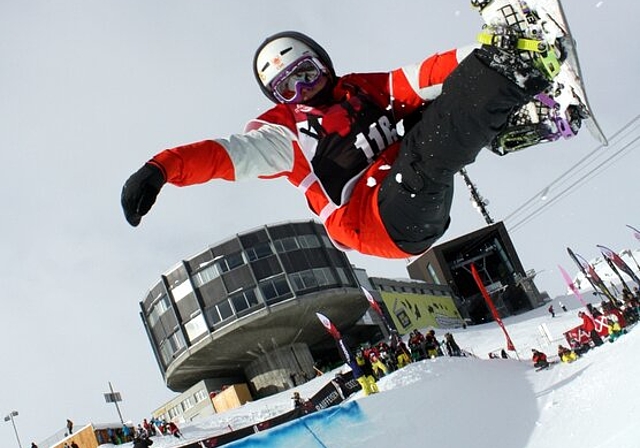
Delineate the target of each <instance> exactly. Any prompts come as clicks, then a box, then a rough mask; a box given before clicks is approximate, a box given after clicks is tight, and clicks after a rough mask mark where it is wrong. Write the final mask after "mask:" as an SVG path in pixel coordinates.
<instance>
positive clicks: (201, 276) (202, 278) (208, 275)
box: [193, 265, 220, 288]
mask: <svg viewBox="0 0 640 448" xmlns="http://www.w3.org/2000/svg"><path fill="white" fill-rule="evenodd" d="M218 277H220V271H218V267H217V266H216V265H211V266H208V267H206V268H205V269H203V270H202V271H200V272H198V273H196V274H195V275H194V276H193V283H194V284H195V286H196V287H197V288H199V287H200V286H202V285H204V284H206V283H209V282H210V281H211V280H213V279H215V278H218Z"/></svg>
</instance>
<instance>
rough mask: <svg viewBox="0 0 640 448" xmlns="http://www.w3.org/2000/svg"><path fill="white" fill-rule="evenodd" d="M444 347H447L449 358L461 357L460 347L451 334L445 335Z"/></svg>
mask: <svg viewBox="0 0 640 448" xmlns="http://www.w3.org/2000/svg"><path fill="white" fill-rule="evenodd" d="M444 346H445V347H446V349H447V353H448V354H449V356H460V355H461V351H460V347H459V346H458V343H457V342H456V340H455V339H454V338H453V335H452V334H451V333H445V334H444Z"/></svg>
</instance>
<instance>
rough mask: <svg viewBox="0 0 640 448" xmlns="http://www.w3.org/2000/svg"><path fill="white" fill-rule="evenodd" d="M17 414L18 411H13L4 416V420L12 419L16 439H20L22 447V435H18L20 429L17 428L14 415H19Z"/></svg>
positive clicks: (19, 444)
mask: <svg viewBox="0 0 640 448" xmlns="http://www.w3.org/2000/svg"><path fill="white" fill-rule="evenodd" d="M17 416H18V411H11V412H10V413H9V415H7V416H6V417H5V418H4V421H5V422H8V421H11V424H12V425H13V432H15V433H16V440H17V441H18V446H19V447H20V448H22V444H21V443H20V437H19V436H18V429H17V428H16V422H15V421H14V420H13V417H17Z"/></svg>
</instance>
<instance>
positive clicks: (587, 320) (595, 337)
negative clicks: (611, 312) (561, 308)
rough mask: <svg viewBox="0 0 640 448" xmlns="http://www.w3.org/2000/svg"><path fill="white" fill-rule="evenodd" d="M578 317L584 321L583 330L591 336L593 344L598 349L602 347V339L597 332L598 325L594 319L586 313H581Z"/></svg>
mask: <svg viewBox="0 0 640 448" xmlns="http://www.w3.org/2000/svg"><path fill="white" fill-rule="evenodd" d="M578 316H579V317H580V318H581V319H582V329H583V330H584V332H585V333H587V334H588V335H589V337H590V338H591V340H592V341H593V344H594V345H595V346H596V347H598V346H600V345H602V338H601V337H600V335H599V334H598V332H597V331H596V323H595V322H594V321H593V318H592V317H591V316H589V315H588V314H587V313H585V312H584V311H580V312H579V313H578Z"/></svg>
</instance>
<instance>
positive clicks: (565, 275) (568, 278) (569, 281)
mask: <svg viewBox="0 0 640 448" xmlns="http://www.w3.org/2000/svg"><path fill="white" fill-rule="evenodd" d="M558 269H559V270H560V273H561V274H562V278H563V279H564V281H565V283H566V284H567V286H568V287H569V289H570V290H571V292H573V295H574V296H576V297H577V298H578V300H579V301H580V303H581V304H582V306H584V307H585V308H587V302H585V301H584V299H583V298H582V294H580V290H579V289H578V287H577V286H576V285H575V283H573V280H572V279H571V276H570V275H569V274H568V273H567V271H565V270H564V268H563V267H562V266H560V265H558ZM587 312H589V308H587Z"/></svg>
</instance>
